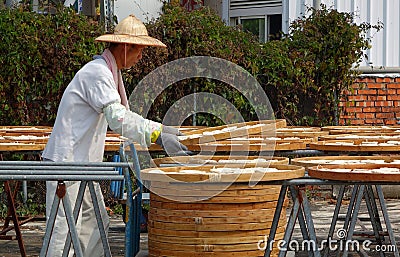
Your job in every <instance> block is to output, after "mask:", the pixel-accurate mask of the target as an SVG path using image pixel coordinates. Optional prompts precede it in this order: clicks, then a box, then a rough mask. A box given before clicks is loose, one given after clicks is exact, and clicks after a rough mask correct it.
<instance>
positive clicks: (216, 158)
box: [153, 155, 289, 167]
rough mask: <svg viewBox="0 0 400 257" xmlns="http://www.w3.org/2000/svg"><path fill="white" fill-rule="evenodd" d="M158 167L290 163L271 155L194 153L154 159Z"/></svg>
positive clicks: (287, 160)
mask: <svg viewBox="0 0 400 257" xmlns="http://www.w3.org/2000/svg"><path fill="white" fill-rule="evenodd" d="M153 162H154V164H155V165H156V166H157V167H162V166H170V165H197V164H199V165H205V164H208V165H216V164H217V165H218V164H238V163H263V162H268V163H271V164H289V158H287V157H275V156H274V157H271V156H245V155H194V156H175V157H164V158H156V159H153Z"/></svg>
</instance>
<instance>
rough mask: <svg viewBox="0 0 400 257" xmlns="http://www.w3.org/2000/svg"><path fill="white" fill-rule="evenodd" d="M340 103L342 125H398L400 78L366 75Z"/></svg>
mask: <svg viewBox="0 0 400 257" xmlns="http://www.w3.org/2000/svg"><path fill="white" fill-rule="evenodd" d="M345 95H346V96H345V97H344V99H342V101H341V102H340V107H341V109H342V110H343V112H342V115H341V116H340V119H339V125H370V126H372V125H397V122H399V121H400V75H399V74H393V75H365V76H362V77H360V78H359V79H358V80H357V83H355V84H354V85H353V88H352V90H350V91H348V92H346V94H345Z"/></svg>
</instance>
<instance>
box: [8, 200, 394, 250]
mask: <svg viewBox="0 0 400 257" xmlns="http://www.w3.org/2000/svg"><path fill="white" fill-rule="evenodd" d="M386 204H387V207H388V212H389V217H390V220H391V224H392V228H393V230H394V234H395V237H396V241H397V242H400V234H399V232H400V200H398V199H388V200H387V202H386ZM311 206H312V215H313V221H314V225H315V228H316V234H317V237H318V239H319V240H322V239H326V235H327V233H328V230H329V225H330V222H331V218H332V215H333V211H334V208H335V205H334V203H331V202H327V201H318V202H312V203H311ZM344 207H347V206H344ZM344 209H345V208H343V211H344ZM343 211H342V213H343ZM288 213H289V212H288ZM366 215H367V214H366V209H365V207H362V210H361V213H360V215H359V217H365V216H366ZM362 227H364V229H367V230H370V231H371V226H370V223H369V222H365V221H363V222H361V221H360V222H359V223H358V224H357V230H360V229H361V228H362ZM22 228H23V231H22V233H23V238H24V242H25V247H26V252H27V254H28V256H39V252H40V249H41V244H42V239H43V235H44V232H45V223H44V221H35V222H29V223H27V224H25V225H23V227H22ZM339 228H340V227H338V228H337V229H336V230H335V231H337V230H338V229H339ZM292 239H293V240H299V242H301V233H300V229H299V228H298V225H296V229H295V232H294V234H293V238H292ZM109 242H110V247H111V251H112V255H113V256H124V223H123V222H122V219H121V217H118V216H115V217H111V226H110V231H109ZM141 249H142V251H141V252H140V254H139V255H138V256H140V257H146V256H147V234H146V233H142V234H141ZM1 256H4V257H14V256H21V255H20V253H19V248H18V243H17V241H16V240H13V241H5V240H0V257H1ZM287 256H307V254H306V253H294V252H289V253H288V255H287ZM332 256H333V255H332ZM350 256H360V255H359V254H352V255H350ZM361 256H378V255H374V253H372V252H369V253H365V255H361ZM386 256H393V255H392V254H391V253H390V254H386Z"/></svg>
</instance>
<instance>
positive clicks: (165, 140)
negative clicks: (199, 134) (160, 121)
mask: <svg viewBox="0 0 400 257" xmlns="http://www.w3.org/2000/svg"><path fill="white" fill-rule="evenodd" d="M156 144H158V145H160V146H161V147H162V148H163V149H164V151H165V152H166V153H167V154H168V155H169V156H174V155H175V156H176V155H188V149H187V147H186V146H185V145H183V144H182V143H181V142H179V139H178V136H177V135H174V134H170V133H164V131H163V132H161V134H160V136H159V137H158V138H157V140H156Z"/></svg>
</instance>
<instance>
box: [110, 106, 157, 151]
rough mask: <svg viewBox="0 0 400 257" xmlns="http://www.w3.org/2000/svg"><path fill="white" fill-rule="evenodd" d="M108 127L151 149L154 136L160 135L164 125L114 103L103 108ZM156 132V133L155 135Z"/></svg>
mask: <svg viewBox="0 0 400 257" xmlns="http://www.w3.org/2000/svg"><path fill="white" fill-rule="evenodd" d="M103 113H104V115H105V117H106V120H107V123H108V126H109V127H110V128H111V129H112V130H113V131H115V132H116V133H118V134H120V135H121V136H124V137H126V138H129V139H130V140H132V141H133V142H137V143H139V144H140V145H141V146H144V147H146V146H147V147H149V146H150V145H151V143H152V136H154V135H153V134H156V135H159V133H158V131H161V129H162V125H161V124H160V123H157V122H154V121H151V120H148V119H145V118H143V117H142V116H140V115H139V114H137V113H134V112H132V111H129V110H127V109H126V108H125V106H123V105H122V104H120V103H112V104H109V105H107V106H106V107H104V108H103ZM154 132H155V133H154Z"/></svg>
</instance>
